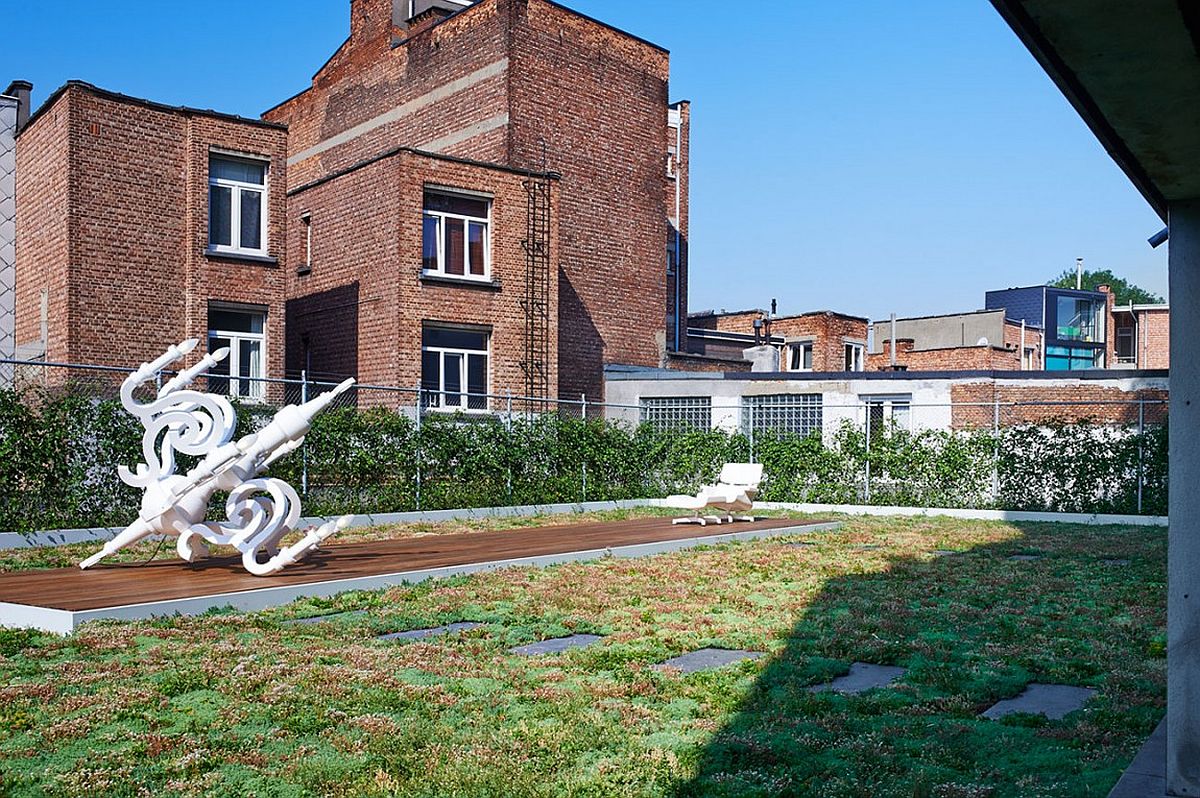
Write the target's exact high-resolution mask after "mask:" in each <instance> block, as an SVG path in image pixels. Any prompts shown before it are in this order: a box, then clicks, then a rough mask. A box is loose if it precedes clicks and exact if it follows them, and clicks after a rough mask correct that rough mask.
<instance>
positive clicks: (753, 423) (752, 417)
mask: <svg viewBox="0 0 1200 798" xmlns="http://www.w3.org/2000/svg"><path fill="white" fill-rule="evenodd" d="M757 412H758V406H757V405H753V404H752V405H750V412H748V413H747V414H746V415H747V416H749V417H750V462H751V463H756V462H758V461H757V460H755V459H754V455H755V451H754V430H755V429H756V428H757V427H758V419H757V418H755V414H756V413H757Z"/></svg>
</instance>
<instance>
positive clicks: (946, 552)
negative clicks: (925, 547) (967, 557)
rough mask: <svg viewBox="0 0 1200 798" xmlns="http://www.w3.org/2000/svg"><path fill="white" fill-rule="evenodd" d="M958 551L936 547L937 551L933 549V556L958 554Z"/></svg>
mask: <svg viewBox="0 0 1200 798" xmlns="http://www.w3.org/2000/svg"><path fill="white" fill-rule="evenodd" d="M959 553H960V552H957V551H951V550H950V549H938V550H937V551H935V552H934V553H933V556H934V557H953V556H954V555H955V554H959Z"/></svg>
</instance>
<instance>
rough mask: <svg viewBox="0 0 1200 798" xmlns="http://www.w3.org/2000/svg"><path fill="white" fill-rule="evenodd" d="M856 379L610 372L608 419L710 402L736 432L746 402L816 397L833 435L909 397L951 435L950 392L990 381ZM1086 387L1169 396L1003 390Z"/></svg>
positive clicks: (1104, 384) (920, 422) (1040, 382)
mask: <svg viewBox="0 0 1200 798" xmlns="http://www.w3.org/2000/svg"><path fill="white" fill-rule="evenodd" d="M872 373H873V374H875V376H874V377H873V378H870V379H868V378H866V377H865V376H864V377H857V378H856V377H854V376H853V375H851V374H847V376H846V378H844V379H830V378H828V377H826V376H825V375H815V376H813V377H810V378H796V377H795V376H794V375H790V374H784V375H781V376H778V377H776V376H771V377H769V378H762V379H723V378H722V377H721V376H720V375H719V374H705V373H695V372H673V371H667V370H658V371H653V370H647V371H644V372H610V373H609V374H607V375H606V379H605V401H606V402H607V403H608V404H610V405H619V407H613V406H610V407H609V408H608V409H607V411H606V416H607V417H608V418H609V419H610V420H615V421H623V422H627V423H631V424H636V423H637V422H638V420H639V418H640V409H639V408H640V403H641V400H642V399H643V398H648V397H703V396H707V397H711V399H712V425H713V427H714V428H715V429H720V430H724V431H727V432H734V431H736V430H737V429H738V427H739V424H740V419H741V404H742V397H744V396H755V395H768V394H780V393H787V394H812V393H819V394H821V395H822V397H823V402H824V408H823V416H822V419H823V424H824V428H825V434H826V435H829V434H830V433H831V432H832V431H834V430H836V429H837V428H838V427H839V426H840V425H841V424H842V423H843V422H844V421H846V420H849V421H852V422H854V423H863V422H864V420H865V415H864V409H863V404H862V403H863V400H864V397H868V396H894V395H901V396H904V395H907V396H910V397H911V404H912V428H913V429H914V430H922V429H949V428H950V424H951V406H950V397H951V389H952V387H953V386H954V385H956V384H978V383H981V382H988V381H989V380H988V378H984V377H980V376H978V375H964V376H962V377H955V378H948V377H927V378H921V377H916V376H914V377H911V378H909V377H905V376H904V372H898V373H897V374H896V376H892V375H891V374H888V376H887V377H886V378H881V377H880V376H879V373H878V372H872ZM1081 382H1085V383H1086V384H1087V385H1088V386H1094V387H1097V388H1115V389H1118V390H1123V391H1129V392H1132V391H1136V390H1156V389H1157V390H1166V389H1167V379H1166V378H1165V377H1112V378H1111V379H1109V378H1106V379H1098V380H1094V379H1089V380H1086V381H1081V380H1079V379H1076V378H1067V377H1064V378H1061V379H1054V378H1028V377H1026V378H1018V377H1014V378H1012V379H1003V380H1002V384H1003V385H1004V386H1005V387H1016V388H1020V387H1029V388H1054V387H1063V386H1072V385H1078V384H1080V383H1081Z"/></svg>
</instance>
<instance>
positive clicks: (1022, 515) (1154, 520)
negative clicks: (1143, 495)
mask: <svg viewBox="0 0 1200 798" xmlns="http://www.w3.org/2000/svg"><path fill="white" fill-rule="evenodd" d="M651 506H659V505H651ZM754 509H756V510H792V511H794V512H801V513H843V514H845V515H882V516H887V515H901V516H939V515H940V516H947V517H949V518H965V519H971V520H977V521H1040V522H1047V523H1054V524H1089V525H1094V526H1103V525H1105V524H1121V525H1125V526H1166V525H1167V517H1166V516H1165V515H1119V514H1111V513H1043V512H1029V511H1025V510H969V509H961V508H952V507H896V506H888V505H871V504H803V503H794V502H755V503H754Z"/></svg>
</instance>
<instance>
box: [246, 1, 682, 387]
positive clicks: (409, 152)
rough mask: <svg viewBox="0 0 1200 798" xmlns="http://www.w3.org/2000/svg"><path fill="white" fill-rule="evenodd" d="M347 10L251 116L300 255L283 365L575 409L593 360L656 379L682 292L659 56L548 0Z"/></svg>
mask: <svg viewBox="0 0 1200 798" xmlns="http://www.w3.org/2000/svg"><path fill="white" fill-rule="evenodd" d="M350 13H351V23H350V37H349V38H348V39H347V40H346V42H345V43H344V44H343V45H342V46H341V47H340V48H339V49H338V51H337V52H336V53H334V55H333V56H332V57H331V58H330V59H329V61H328V62H327V63H326V64H325V65H324V66H323V67H321V69H320V70H319V71H318V72H317V74H316V75H315V76H314V78H313V81H312V85H311V87H309V88H308V89H306V90H304V91H303V92H301V93H300V94H298V95H296V96H295V97H293V98H291V99H289V100H287V101H285V102H284V103H282V104H280V105H279V106H277V107H275V108H273V109H271V110H269V111H268V112H267V113H266V114H265V118H266V119H268V120H270V121H273V122H278V123H281V124H286V125H287V127H288V168H289V179H290V183H291V185H292V186H293V187H294V188H293V189H292V190H291V196H290V198H289V207H288V220H287V224H288V230H289V233H288V235H289V241H290V242H291V244H292V246H293V247H299V246H300V242H301V240H302V239H303V240H304V241H306V242H307V241H308V240H309V237H310V236H311V240H312V242H313V243H312V252H313V258H312V260H311V262H310V263H309V262H306V261H304V260H302V259H298V260H297V263H307V268H306V269H305V270H302V271H304V273H298V272H297V271H296V270H294V269H293V270H289V274H288V281H289V288H288V295H289V303H290V304H289V317H288V337H289V344H290V346H291V349H290V351H291V353H292V355H291V356H290V357H289V368H290V369H291V370H292V371H295V370H297V369H298V368H300V367H302V366H305V365H311V366H313V368H314V370H316V371H322V372H332V373H338V374H341V373H349V372H356V373H358V374H359V376H360V377H362V378H364V379H366V380H380V381H385V382H400V383H402V384H414V383H415V382H416V381H417V379H418V378H419V379H420V380H421V381H422V383H423V384H424V385H425V386H426V387H427V388H433V389H440V390H443V391H447V392H450V391H452V390H455V387H454V386H457V385H459V384H460V383H465V382H470V383H471V385H472V387H471V389H470V390H471V392H475V391H477V390H478V389H479V388H481V387H486V388H487V390H488V391H489V392H492V393H504V392H506V391H512V392H514V393H517V394H518V395H519V394H523V393H527V392H528V393H532V394H534V395H543V394H549V395H560V396H564V397H569V398H575V397H577V396H578V395H579V394H581V393H587V394H589V395H591V396H598V395H599V394H600V392H601V386H602V366H603V364H604V363H607V362H622V363H630V364H637V365H646V366H657V365H660V364H661V363H662V362H663V361H664V359H665V355H666V352H667V351H668V350H670V349H674V348H676V338H677V333H676V329H675V328H676V327H677V326H678V322H677V320H678V319H679V318H685V317H686V289H687V245H686V237H687V232H688V222H687V219H688V206H687V175H688V137H689V132H690V131H689V127H690V115H689V106H688V104H687V103H677V104H674V105H671V104H669V102H668V95H667V91H668V77H669V56H668V53H667V51H665V50H663V49H662V48H660V47H657V46H656V45H653V44H650V43H649V42H646V41H644V40H642V39H639V38H637V37H635V36H632V35H629V34H627V33H624V32H622V31H619V30H617V29H615V28H612V27H610V26H608V25H605V24H603V23H601V22H598V21H596V20H592V19H590V18H587V17H585V16H582V15H580V14H577V13H575V12H573V11H570V10H569V9H566V8H564V7H562V6H560V5H558V4H556V3H553V2H549V0H479V2H475V3H465V2H447V0H438V1H436V2H431V1H430V0H416V1H415V2H400V1H397V2H393V0H352V2H351V4H350ZM538 192H544V194H545V195H544V196H543V195H541V194H538ZM539 202H540V203H542V205H541V206H538V203H539ZM539 207H540V208H542V210H539ZM539 213H548V214H549V220H548V222H547V221H545V220H542V221H543V222H545V223H544V224H542V225H541V229H538V228H539V225H538V222H537V220H538V219H539V218H540V217H539V216H538V214H539ZM368 218H369V219H371V220H372V221H370V222H368V221H366V220H367V219H368ZM472 237H473V238H472ZM464 241H466V242H467V243H466V244H464V243H463V242H464ZM489 247H490V250H489ZM664 248H665V251H664ZM535 256H540V257H541V260H540V261H537V262H531V261H534V260H535ZM531 286H532V288H533V289H534V290H532V292H531ZM543 291H544V292H546V298H545V299H544V300H542V299H540V298H539V296H538V295H539V292H543ZM530 325H532V327H531V326H530ZM460 333H465V334H466V337H464V336H463V335H462V334H460ZM447 336H449V337H451V338H454V339H455V343H457V344H462V345H463V346H462V347H456V346H446V347H443V346H441V345H440V344H439V342H440V343H441V344H444V343H445V342H446V340H448V338H447ZM458 339H461V340H458ZM468 339H469V340H468ZM451 350H454V351H451ZM485 352H486V354H478V355H473V354H471V353H485ZM472 361H476V362H478V363H479V366H478V368H479V369H480V370H486V371H487V372H488V373H490V375H491V376H490V378H489V379H488V380H487V381H486V383H481V382H480V381H479V380H480V379H481V377H480V374H482V373H483V371H478V372H477V373H476V374H475V375H474V376H472V375H471V374H470V373H468V371H469V367H468V366H467V365H466V364H467V363H469V362H472ZM484 363H486V364H487V365H486V369H485V366H484V365H483V364H484ZM448 380H449V381H448ZM455 401H461V399H455Z"/></svg>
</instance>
